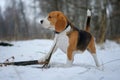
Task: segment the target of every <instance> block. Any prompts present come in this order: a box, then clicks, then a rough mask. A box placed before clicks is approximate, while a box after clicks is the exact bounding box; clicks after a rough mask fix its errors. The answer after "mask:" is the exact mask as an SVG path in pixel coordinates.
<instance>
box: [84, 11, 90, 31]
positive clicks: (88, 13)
mask: <svg viewBox="0 0 120 80" xmlns="http://www.w3.org/2000/svg"><path fill="white" fill-rule="evenodd" d="M90 20H91V11H90V10H89V9H88V10H87V22H86V28H85V30H86V31H87V32H89V31H90Z"/></svg>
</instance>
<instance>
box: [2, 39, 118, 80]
mask: <svg viewBox="0 0 120 80" xmlns="http://www.w3.org/2000/svg"><path fill="white" fill-rule="evenodd" d="M10 43H12V44H14V46H12V47H1V46H0V62H3V61H5V60H6V59H7V58H10V57H11V56H14V57H15V60H14V61H24V60H36V59H39V58H41V57H42V56H44V55H45V54H46V53H47V52H48V51H49V50H50V47H51V44H52V43H53V41H52V40H28V41H17V42H15V41H13V42H10ZM97 55H98V58H99V61H100V63H101V65H103V66H101V67H100V68H96V67H95V64H94V61H93V58H92V56H91V55H90V54H89V52H88V51H85V52H84V54H77V55H76V56H75V61H74V64H73V66H72V67H64V66H63V65H64V64H65V62H66V55H65V54H64V53H63V52H62V51H61V50H60V49H58V50H57V52H56V53H55V54H54V55H53V56H52V59H51V62H50V64H51V67H50V68H48V69H40V68H36V67H39V66H41V65H32V66H7V67H0V80H120V44H117V43H115V42H112V41H106V43H105V44H104V46H103V47H102V48H101V47H100V46H97Z"/></svg>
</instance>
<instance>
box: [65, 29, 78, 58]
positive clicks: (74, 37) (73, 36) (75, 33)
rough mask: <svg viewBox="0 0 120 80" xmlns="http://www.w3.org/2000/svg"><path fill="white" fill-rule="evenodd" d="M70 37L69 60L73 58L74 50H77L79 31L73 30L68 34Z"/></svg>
mask: <svg viewBox="0 0 120 80" xmlns="http://www.w3.org/2000/svg"><path fill="white" fill-rule="evenodd" d="M68 37H69V46H68V49H67V57H68V59H69V60H72V58H73V51H74V50H76V46H77V42H78V31H72V32H70V33H69V34H68Z"/></svg>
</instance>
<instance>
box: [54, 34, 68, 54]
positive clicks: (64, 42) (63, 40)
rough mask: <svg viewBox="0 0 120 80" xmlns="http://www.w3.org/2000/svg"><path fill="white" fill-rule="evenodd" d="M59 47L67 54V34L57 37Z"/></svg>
mask: <svg viewBox="0 0 120 80" xmlns="http://www.w3.org/2000/svg"><path fill="white" fill-rule="evenodd" d="M56 45H57V47H58V48H60V49H61V50H62V51H63V52H65V53H66V52H67V47H68V45H69V38H68V36H67V35H66V33H62V34H60V35H58V37H57V44H56Z"/></svg>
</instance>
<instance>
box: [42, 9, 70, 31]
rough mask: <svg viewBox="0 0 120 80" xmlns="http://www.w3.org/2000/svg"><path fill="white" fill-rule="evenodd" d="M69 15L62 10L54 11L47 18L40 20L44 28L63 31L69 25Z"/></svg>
mask: <svg viewBox="0 0 120 80" xmlns="http://www.w3.org/2000/svg"><path fill="white" fill-rule="evenodd" d="M67 22H68V21H67V17H66V16H65V15H64V14H63V13H62V12H60V11H53V12H50V13H49V14H48V16H47V17H46V18H44V19H43V20H41V21H40V23H41V25H42V26H43V27H44V28H47V29H52V30H55V31H56V32H61V31H63V30H64V29H65V28H66V26H67Z"/></svg>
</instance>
